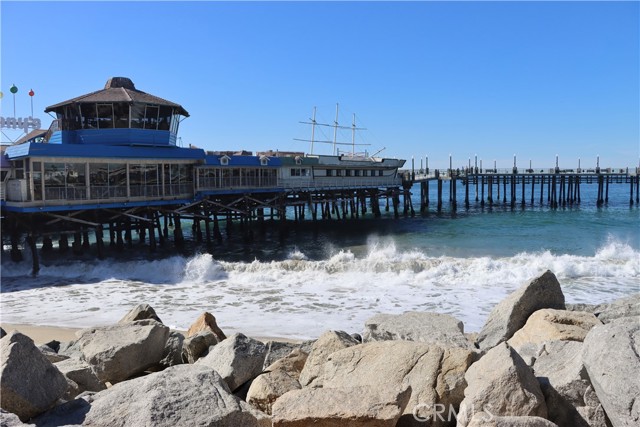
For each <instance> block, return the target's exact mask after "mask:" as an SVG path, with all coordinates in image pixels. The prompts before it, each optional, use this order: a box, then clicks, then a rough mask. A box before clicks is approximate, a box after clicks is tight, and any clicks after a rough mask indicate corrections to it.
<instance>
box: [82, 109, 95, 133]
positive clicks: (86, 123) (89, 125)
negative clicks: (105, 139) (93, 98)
mask: <svg viewBox="0 0 640 427" xmlns="http://www.w3.org/2000/svg"><path fill="white" fill-rule="evenodd" d="M80 111H81V112H82V128H83V129H97V128H98V119H97V115H96V104H82V106H81V108H80Z"/></svg>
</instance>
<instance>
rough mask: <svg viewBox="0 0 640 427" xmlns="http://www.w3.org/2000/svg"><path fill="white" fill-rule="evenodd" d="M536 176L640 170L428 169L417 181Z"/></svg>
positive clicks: (418, 174) (637, 171)
mask: <svg viewBox="0 0 640 427" xmlns="http://www.w3.org/2000/svg"><path fill="white" fill-rule="evenodd" d="M399 173H400V174H401V175H403V176H404V177H405V179H410V178H411V176H412V171H411V170H402V171H400V172H399ZM514 173H516V174H519V175H535V174H557V173H561V174H576V175H579V174H594V175H595V174H626V175H630V176H635V175H638V174H640V168H635V169H629V168H588V169H585V168H575V169H561V168H535V169H520V168H516V169H513V168H511V169H505V168H500V169H494V168H488V169H487V168H482V169H480V168H471V169H469V168H460V169H431V168H429V170H428V171H427V170H426V169H416V170H415V179H416V180H420V179H432V178H436V177H437V176H438V177H440V178H444V179H449V178H452V177H454V176H455V177H464V176H469V175H512V174H514Z"/></svg>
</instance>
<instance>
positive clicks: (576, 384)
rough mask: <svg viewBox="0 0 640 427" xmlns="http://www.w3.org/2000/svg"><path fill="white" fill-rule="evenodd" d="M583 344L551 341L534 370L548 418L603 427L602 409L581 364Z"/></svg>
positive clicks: (579, 426) (565, 423) (578, 425)
mask: <svg viewBox="0 0 640 427" xmlns="http://www.w3.org/2000/svg"><path fill="white" fill-rule="evenodd" d="M582 347H583V344H582V343H581V342H578V341H551V342H548V343H546V344H545V352H544V353H543V354H542V355H541V356H540V357H538V359H537V360H536V362H535V364H534V366H533V369H534V373H535V375H536V377H537V378H538V382H539V383H540V388H541V389H542V393H543V394H544V398H545V402H546V404H547V410H548V418H549V420H550V421H553V422H554V423H556V424H558V425H561V426H575V427H589V426H590V427H605V426H607V419H606V416H605V413H604V409H603V408H602V405H601V404H600V401H599V400H598V398H597V396H596V395H595V393H594V392H593V387H592V386H591V382H590V381H589V375H588V374H587V371H586V369H585V367H584V364H583V363H582Z"/></svg>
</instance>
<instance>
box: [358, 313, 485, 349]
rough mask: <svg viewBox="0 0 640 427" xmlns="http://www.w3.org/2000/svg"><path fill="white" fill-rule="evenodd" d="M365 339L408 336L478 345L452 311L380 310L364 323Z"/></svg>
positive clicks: (448, 344) (446, 343)
mask: <svg viewBox="0 0 640 427" xmlns="http://www.w3.org/2000/svg"><path fill="white" fill-rule="evenodd" d="M364 328H365V330H364V333H363V334H362V340H363V341H364V342H370V341H387V340H407V341H418V342H424V343H429V344H437V345H440V346H444V347H461V348H468V349H472V348H474V347H473V345H472V344H471V342H470V341H469V340H468V339H467V338H466V337H465V335H464V325H463V324H462V322H461V321H459V320H458V319H456V318H455V317H453V316H450V315H448V314H439V313H428V312H417V311H411V312H407V313H404V314H376V315H375V316H373V317H371V318H370V319H368V320H367V321H366V322H365V324H364Z"/></svg>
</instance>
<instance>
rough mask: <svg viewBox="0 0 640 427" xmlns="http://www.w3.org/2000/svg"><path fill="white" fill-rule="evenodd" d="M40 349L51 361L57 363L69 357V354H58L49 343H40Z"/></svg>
mask: <svg viewBox="0 0 640 427" xmlns="http://www.w3.org/2000/svg"><path fill="white" fill-rule="evenodd" d="M38 350H40V352H41V353H42V355H43V356H44V357H46V358H47V360H48V361H49V362H51V363H56V362H60V361H61V360H65V359H68V358H69V356H66V355H64V354H58V353H56V352H55V351H54V350H53V349H52V348H51V347H49V346H48V345H39V346H38Z"/></svg>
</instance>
